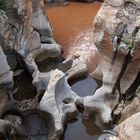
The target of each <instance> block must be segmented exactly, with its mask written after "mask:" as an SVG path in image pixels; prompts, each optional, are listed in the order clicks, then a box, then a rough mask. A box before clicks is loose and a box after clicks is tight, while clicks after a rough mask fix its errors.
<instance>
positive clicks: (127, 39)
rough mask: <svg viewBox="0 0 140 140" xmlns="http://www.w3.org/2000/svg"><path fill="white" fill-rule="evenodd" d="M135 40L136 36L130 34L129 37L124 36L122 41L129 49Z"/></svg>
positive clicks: (132, 46)
mask: <svg viewBox="0 0 140 140" xmlns="http://www.w3.org/2000/svg"><path fill="white" fill-rule="evenodd" d="M135 40H136V36H135V35H132V36H131V37H124V38H122V41H123V42H124V43H125V44H126V45H127V47H128V49H129V50H131V49H132V48H134V41H135Z"/></svg>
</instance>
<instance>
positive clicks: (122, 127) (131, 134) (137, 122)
mask: <svg viewBox="0 0 140 140" xmlns="http://www.w3.org/2000/svg"><path fill="white" fill-rule="evenodd" d="M139 117H140V112H138V113H136V114H134V115H132V116H131V117H129V118H127V119H126V120H125V121H124V122H122V123H121V124H119V125H118V126H116V127H115V129H114V130H115V131H117V132H118V135H119V139H120V140H138V139H139V137H140V133H139V129H140V119H139Z"/></svg>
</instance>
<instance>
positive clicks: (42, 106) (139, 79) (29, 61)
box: [0, 0, 140, 140]
mask: <svg viewBox="0 0 140 140" xmlns="http://www.w3.org/2000/svg"><path fill="white" fill-rule="evenodd" d="M139 25H140V1H139V0H133V1H132V0H119V1H115V0H106V1H105V2H104V3H103V5H102V7H101V9H100V10H99V12H98V14H97V16H96V18H95V20H94V27H93V36H94V41H93V45H95V46H97V48H98V50H99V53H100V61H99V64H98V66H97V68H96V70H95V71H94V72H93V73H92V75H93V77H95V78H97V79H100V80H102V82H103V84H102V86H101V87H100V88H99V89H97V90H96V92H95V93H94V95H92V96H86V97H79V96H78V95H77V94H76V93H75V92H73V91H72V89H71V87H70V86H69V84H68V80H70V79H73V78H77V77H78V76H81V75H84V74H87V71H88V69H87V66H86V61H85V59H88V58H87V56H88V54H89V53H88V51H87V50H86V51H87V52H86V56H81V57H80V56H77V55H75V56H74V57H70V58H68V59H67V60H65V61H64V62H62V63H61V65H60V67H61V68H62V69H63V67H65V66H67V64H69V63H71V67H70V68H68V69H67V70H65V73H64V72H62V71H61V70H58V69H55V70H51V71H47V72H40V70H39V68H38V65H37V63H38V62H43V61H44V60H45V61H46V62H47V61H48V58H54V59H58V58H59V57H60V55H61V52H62V49H61V46H60V45H58V44H57V43H56V42H55V40H54V38H53V33H52V29H51V26H50V24H49V21H48V18H47V15H46V13H45V10H44V1H43V0H26V1H25V0H12V1H11V0H8V4H6V5H5V11H3V10H0V37H1V40H0V94H1V95H0V96H1V98H0V99H1V102H0V113H1V114H0V117H1V118H0V132H1V133H2V134H3V135H5V133H7V132H6V128H9V127H10V128H12V130H11V129H9V130H10V132H8V133H9V134H10V133H11V131H13V130H15V132H16V131H18V130H19V127H18V126H19V125H20V124H22V121H21V120H22V119H21V116H22V115H21V116H20V115H17V116H16V119H13V120H17V119H19V117H20V121H19V122H18V123H19V124H18V125H15V124H14V123H13V122H12V121H11V120H12V119H10V120H9V118H15V116H14V115H13V116H12V115H11V114H10V115H6V116H4V117H2V113H3V112H4V108H6V103H7V102H9V101H12V104H14V105H16V107H17V108H18V109H19V110H20V111H21V114H22V113H23V112H24V113H25V112H26V111H27V112H28V113H29V112H30V113H31V112H32V111H35V112H36V113H38V114H39V115H40V116H41V117H43V118H45V119H46V120H47V121H49V124H50V125H48V129H49V132H48V138H49V139H50V140H57V139H59V137H60V136H61V135H62V133H63V131H64V126H65V124H66V123H67V121H68V120H69V119H72V118H74V117H75V116H76V113H77V108H76V105H83V107H84V114H83V115H84V118H88V117H89V116H90V114H91V113H94V112H96V113H97V114H98V115H99V116H100V118H101V119H102V121H103V122H104V123H110V122H112V121H113V119H114V118H115V117H116V116H119V115H120V114H122V115H123V114H126V113H127V112H129V113H130V110H134V109H135V111H134V113H137V112H139V110H140V107H139V92H140V87H139V85H140V55H139V49H140V47H139V44H140V26H139ZM82 51H83V50H79V52H82ZM58 68H59V67H58ZM19 69H26V70H27V71H28V72H29V73H30V75H31V76H32V84H33V85H34V86H35V88H36V90H37V95H36V97H34V98H33V99H30V100H23V101H21V102H20V101H16V100H15V99H14V98H13V93H14V92H16V89H15V83H14V79H15V77H14V76H17V75H20V73H22V70H19ZM17 70H19V71H18V72H17ZM41 95H42V98H41V99H40V96H41ZM134 96H137V97H135V98H134ZM24 107H25V108H24ZM6 109H7V108H6ZM5 111H6V110H5ZM17 112H18V111H17ZM24 113H23V114H24ZM129 113H127V115H126V116H124V115H123V117H121V119H120V121H119V122H118V123H120V122H123V121H124V122H123V123H122V124H120V126H117V127H116V128H115V129H114V130H117V132H118V133H119V137H122V136H121V135H122V134H120V133H121V132H120V131H119V130H121V128H122V127H123V126H124V125H125V123H128V124H129V121H132V120H133V119H132V118H134V119H136V120H137V117H138V116H139V113H137V114H134V115H133V116H132V118H129V119H127V118H128V117H130V116H131V115H132V113H130V114H129ZM19 114H20V113H19ZM11 116H12V117H11ZM135 117H136V118H135ZM7 118H8V119H7ZM137 123H138V124H139V122H138V120H137ZM134 125H135V123H134ZM132 127H133V125H132ZM138 127H139V126H138ZM118 128H119V129H118ZM130 129H131V128H130ZM125 131H126V130H125ZM128 131H129V129H128ZM126 132H127V131H126ZM132 133H133V132H132ZM132 133H130V134H132ZM132 135H133V134H132ZM123 137H125V135H124V136H123ZM137 137H138V135H136V136H135V138H137ZM127 138H128V137H126V138H124V139H127ZM129 138H130V139H131V136H129Z"/></svg>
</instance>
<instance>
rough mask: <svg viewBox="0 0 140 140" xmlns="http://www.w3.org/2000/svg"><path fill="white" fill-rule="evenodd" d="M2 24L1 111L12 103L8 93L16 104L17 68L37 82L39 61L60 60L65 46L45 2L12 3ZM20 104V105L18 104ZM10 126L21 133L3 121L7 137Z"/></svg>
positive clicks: (1, 126)
mask: <svg viewBox="0 0 140 140" xmlns="http://www.w3.org/2000/svg"><path fill="white" fill-rule="evenodd" d="M0 23H1V24H0V29H1V30H0V37H1V40H0V58H1V59H0V94H1V99H2V101H3V102H2V103H3V106H2V107H1V109H0V111H1V110H2V108H6V107H5V105H6V103H7V102H9V99H8V98H7V100H5V97H7V93H10V99H11V100H12V101H13V103H14V102H15V101H14V100H13V98H12V92H14V91H16V90H17V89H15V90H14V91H13V84H14V82H13V72H14V74H15V71H16V70H17V69H20V68H26V69H27V70H28V71H29V73H30V74H31V75H32V77H33V80H34V81H35V80H36V78H37V76H40V75H43V74H42V73H40V71H39V70H38V66H37V64H36V62H38V61H39V62H40V61H42V60H44V59H47V58H49V57H53V58H54V57H59V56H60V54H61V47H60V46H59V45H58V44H57V43H56V42H55V40H54V38H53V33H52V29H51V27H50V24H49V21H48V18H47V15H46V13H45V12H44V2H43V1H42V0H27V1H25V0H12V1H9V2H8V4H7V5H6V10H5V11H3V10H0ZM6 57H7V58H6ZM23 62H24V64H23ZM10 70H11V71H13V72H11V71H10ZM19 74H20V73H19ZM45 75H47V76H46V77H47V78H48V77H49V74H48V73H46V74H45ZM46 77H45V76H43V78H44V79H45V80H46V81H47V80H49V79H47V78H46ZM41 78H42V77H38V79H39V80H38V83H37V82H36V85H35V86H36V88H38V85H40V83H41V82H42V81H41V80H42V79H41ZM44 79H43V80H44ZM46 86H47V85H46ZM45 88H46V87H45ZM7 89H8V91H7ZM37 91H39V89H37ZM33 101H34V100H33ZM35 101H36V100H35ZM29 102H30V101H29ZM35 103H37V102H35ZM17 104H20V103H18V102H17ZM21 104H22V103H21ZM24 104H25V103H24ZM24 104H23V106H24ZM31 106H32V105H31ZM17 107H18V105H17ZM5 111H6V109H5ZM0 113H2V112H0ZM0 117H1V116H0ZM6 127H12V128H14V129H15V130H18V129H16V127H15V126H14V125H13V124H12V123H11V122H9V121H8V122H6V121H4V120H1V122H0V129H1V132H2V133H3V134H4V133H5V132H6V130H5V128H6ZM10 130H11V129H10ZM8 133H10V132H8Z"/></svg>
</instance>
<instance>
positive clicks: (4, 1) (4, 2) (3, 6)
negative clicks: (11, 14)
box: [0, 0, 6, 10]
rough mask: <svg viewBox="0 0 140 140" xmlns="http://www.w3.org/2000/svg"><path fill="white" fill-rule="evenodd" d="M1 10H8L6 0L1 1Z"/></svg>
mask: <svg viewBox="0 0 140 140" xmlns="http://www.w3.org/2000/svg"><path fill="white" fill-rule="evenodd" d="M0 9H3V10H5V9H6V0H0Z"/></svg>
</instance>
